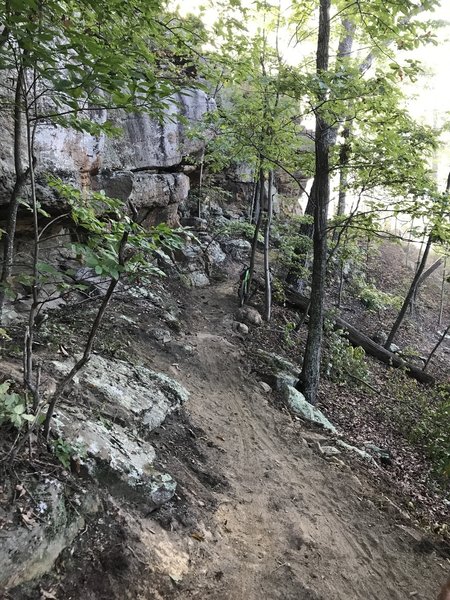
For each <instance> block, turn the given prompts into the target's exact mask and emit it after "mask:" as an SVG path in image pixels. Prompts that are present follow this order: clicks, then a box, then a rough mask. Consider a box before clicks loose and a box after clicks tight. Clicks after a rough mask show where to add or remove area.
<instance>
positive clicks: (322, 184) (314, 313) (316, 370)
mask: <svg viewBox="0 0 450 600" xmlns="http://www.w3.org/2000/svg"><path fill="white" fill-rule="evenodd" d="M330 4H331V1H330V0H320V13H319V35H318V41H317V55H316V70H317V74H318V75H319V77H320V75H321V73H323V72H326V71H327V70H328V61H329V43H330V15H329V13H330ZM325 99H326V98H325V95H324V97H323V98H322V99H321V100H322V101H325ZM329 130H330V128H329V126H328V124H327V123H326V122H325V120H324V119H323V117H322V116H321V114H320V112H319V111H317V113H316V132H315V176H314V183H315V190H314V204H315V206H314V234H313V250H314V257H313V269H312V285H311V309H310V318H309V322H308V338H307V341H306V349H305V355H304V358H303V367H302V372H301V376H300V381H299V383H298V387H299V389H300V391H301V392H302V393H303V394H304V396H305V398H306V400H307V401H308V402H310V403H311V404H315V403H316V399H317V390H318V387H319V380H320V359H321V355H322V339H323V318H324V296H325V275H326V267H327V218H328V204H329V201H330V180H329Z"/></svg>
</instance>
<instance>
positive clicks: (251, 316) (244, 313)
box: [236, 306, 263, 327]
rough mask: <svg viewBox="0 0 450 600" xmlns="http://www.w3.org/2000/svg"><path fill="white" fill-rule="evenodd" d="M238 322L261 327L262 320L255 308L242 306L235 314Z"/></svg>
mask: <svg viewBox="0 0 450 600" xmlns="http://www.w3.org/2000/svg"><path fill="white" fill-rule="evenodd" d="M236 317H237V320H238V321H239V322H244V323H248V324H249V325H256V326H257V327H258V326H259V325H262V322H263V319H262V316H261V315H260V314H259V312H258V311H257V310H256V308H253V307H252V306H243V307H242V308H240V309H239V310H238V311H237V313H236Z"/></svg>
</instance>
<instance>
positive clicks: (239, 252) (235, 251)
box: [221, 238, 252, 262]
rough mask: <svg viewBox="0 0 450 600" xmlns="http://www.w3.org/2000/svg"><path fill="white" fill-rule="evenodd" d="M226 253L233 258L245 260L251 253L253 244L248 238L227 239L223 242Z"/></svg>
mask: <svg viewBox="0 0 450 600" xmlns="http://www.w3.org/2000/svg"><path fill="white" fill-rule="evenodd" d="M221 245H222V248H223V249H224V251H225V253H226V254H228V255H229V256H230V257H231V258H232V259H233V260H237V261H241V262H242V261H245V260H247V259H248V257H249V255H250V251H251V249H252V245H251V243H250V242H248V241H247V240H243V239H240V238H239V239H232V240H225V241H223V242H222V243H221Z"/></svg>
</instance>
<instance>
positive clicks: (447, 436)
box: [413, 385, 450, 478]
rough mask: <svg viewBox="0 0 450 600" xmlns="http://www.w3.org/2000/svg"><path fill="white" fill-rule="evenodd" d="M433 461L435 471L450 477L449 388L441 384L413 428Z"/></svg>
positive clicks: (415, 435)
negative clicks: (430, 403)
mask: <svg viewBox="0 0 450 600" xmlns="http://www.w3.org/2000/svg"><path fill="white" fill-rule="evenodd" d="M413 438H414V439H416V440H418V441H420V442H421V443H422V444H423V445H424V447H425V451H426V453H427V455H428V456H429V457H430V458H431V460H432V461H433V464H434V466H435V469H436V471H437V473H439V474H441V475H444V476H445V477H448V478H450V389H449V386H448V385H443V386H441V387H439V388H438V389H437V390H436V399H435V402H434V405H433V406H429V405H428V406H426V408H425V410H424V413H423V415H422V417H421V419H420V421H419V423H418V424H417V426H416V427H415V429H414V430H413Z"/></svg>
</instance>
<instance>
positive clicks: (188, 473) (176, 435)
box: [10, 281, 450, 600]
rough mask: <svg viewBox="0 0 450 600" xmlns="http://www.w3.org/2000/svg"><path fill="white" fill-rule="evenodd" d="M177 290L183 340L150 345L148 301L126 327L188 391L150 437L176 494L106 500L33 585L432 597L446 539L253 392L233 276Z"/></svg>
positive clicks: (209, 593) (173, 593)
mask: <svg viewBox="0 0 450 600" xmlns="http://www.w3.org/2000/svg"><path fill="white" fill-rule="evenodd" d="M178 293H179V299H180V303H182V304H183V305H184V307H185V315H184V319H185V327H184V329H185V330H186V333H180V334H179V336H178V338H177V342H179V344H178V346H171V345H170V344H168V345H167V346H166V347H165V348H158V349H157V350H155V342H151V341H150V339H149V337H148V335H146V332H148V331H149V330H150V328H151V327H152V326H153V324H152V323H153V322H152V318H153V317H151V316H150V315H147V314H146V312H145V310H143V311H142V313H141V314H140V317H141V319H142V321H141V323H140V326H141V328H140V332H139V334H138V335H134V336H133V339H132V338H131V337H130V339H129V341H130V343H132V344H133V350H132V351H133V354H134V355H135V357H136V358H137V360H141V361H142V362H144V364H146V365H147V366H149V367H151V368H153V369H161V370H162V371H164V372H166V373H168V374H171V375H173V376H174V377H175V378H176V379H177V380H178V381H179V382H180V383H182V384H183V385H184V386H185V387H186V388H187V389H188V390H189V391H190V394H191V396H190V400H189V402H188V403H187V405H186V406H185V407H184V409H183V410H182V411H181V412H180V414H179V415H175V416H173V417H171V418H170V419H169V420H168V421H167V422H166V423H165V424H164V425H163V426H162V427H161V428H160V429H159V430H158V431H155V432H154V433H153V434H152V438H151V441H152V443H153V444H154V445H155V447H156V448H157V452H158V456H159V460H160V463H161V467H162V468H164V469H165V470H167V471H168V472H170V473H171V474H172V475H173V476H174V477H175V479H176V480H177V481H178V482H179V488H178V494H177V497H176V498H175V499H174V501H173V502H171V503H169V504H168V505H166V506H165V507H163V508H162V509H161V510H160V511H158V512H157V513H154V514H151V515H145V514H142V510H141V509H140V508H137V507H134V508H133V507H132V506H125V505H120V504H119V503H117V502H114V501H111V500H109V501H108V502H106V501H105V504H104V507H103V515H102V518H101V520H100V523H99V522H98V521H97V522H95V521H94V520H93V521H92V522H90V523H88V524H87V528H86V531H85V532H83V534H82V535H81V536H80V537H79V538H78V541H77V543H76V545H75V547H74V548H73V549H72V550H71V551H68V552H66V553H64V555H63V556H62V557H61V559H60V561H59V563H58V565H57V568H56V569H55V572H54V573H53V574H51V575H50V576H49V577H48V578H44V580H43V581H42V582H41V586H42V587H41V589H43V590H51V591H52V593H54V594H55V597H56V598H58V599H59V598H64V599H65V600H66V599H72V600H116V599H117V600H118V599H121V600H122V599H126V598H127V599H128V598H129V599H141V600H153V599H154V600H162V599H163V600H185V599H186V600H187V599H189V598H199V599H202V600H203V599H205V600H206V599H208V598H209V599H212V600H262V599H264V600H266V599H267V600H277V599H279V600H282V599H283V600H289V599H292V600H293V599H296V600H371V599H372V600H400V599H402V600H403V599H405V598H416V599H417V600H433V599H434V598H436V596H437V593H438V589H439V585H440V583H442V581H443V580H445V578H446V576H447V575H448V573H449V571H450V561H449V560H448V554H446V552H445V549H444V550H443V551H440V549H439V547H438V546H437V545H435V544H434V543H433V541H432V540H431V539H430V538H428V537H427V536H426V535H425V534H424V533H423V532H421V531H420V530H418V529H415V528H414V527H412V526H411V525H410V524H407V523H405V522H404V521H403V520H402V518H401V516H400V513H399V511H397V509H396V508H395V507H394V506H393V505H392V504H390V502H389V500H386V498H385V497H384V494H383V493H382V492H381V491H380V490H379V489H378V488H377V487H374V486H373V485H372V484H371V483H370V480H369V479H368V478H367V477H366V476H365V475H364V473H363V472H362V470H360V469H359V468H358V466H357V464H356V463H350V466H349V465H348V464H345V463H343V462H341V461H338V462H331V461H327V460H325V459H324V458H323V457H321V456H319V455H318V454H317V453H316V452H315V450H314V448H313V447H312V446H314V442H315V441H317V440H322V439H323V435H322V434H321V433H318V432H314V431H311V430H308V429H306V428H305V427H304V426H303V425H302V424H301V423H300V422H299V421H298V420H296V419H295V418H292V416H290V415H289V414H288V413H287V412H286V411H280V410H279V408H277V406H276V405H275V403H274V402H273V400H274V397H273V395H271V394H269V395H267V394H265V393H263V392H262V390H261V388H260V386H259V383H258V381H257V379H256V378H255V376H254V374H253V373H252V366H251V365H252V360H251V357H249V356H247V350H248V347H249V346H250V347H251V344H248V342H244V340H242V339H241V338H240V337H239V336H237V335H235V334H234V333H232V328H231V315H232V314H233V313H234V311H235V310H236V307H237V306H236V305H237V302H236V295H235V289H234V286H233V285H232V284H231V283H230V282H229V281H226V282H223V283H220V284H218V285H215V286H212V287H211V288H208V289H206V290H193V291H192V292H187V291H186V290H179V292H178ZM120 308H121V310H122V308H123V307H120ZM129 310H130V311H131V313H133V311H134V312H135V311H136V310H137V309H136V308H135V307H133V306H130V307H129ZM131 313H130V314H131ZM111 327H112V328H113V329H114V325H111ZM106 329H107V328H106ZM124 335H125V334H124ZM125 337H127V335H126V336H125ZM127 339H128V337H127ZM183 345H184V346H187V345H189V346H191V348H192V350H190V351H186V352H184V351H183V350H182V346H183ZM268 345H269V342H268ZM267 349H269V350H273V351H277V348H276V347H275V346H274V347H268V348H267ZM306 440H309V441H310V442H312V444H310V445H308V444H307V443H306ZM380 504H383V505H384V506H385V507H386V510H380V508H378V507H379V505H380ZM10 597H11V598H14V600H16V599H17V600H19V599H20V600H24V599H25V598H26V599H28V598H30V599H31V598H33V599H34V598H39V597H40V595H39V592H37V591H36V589H35V590H34V591H33V592H29V593H28V592H24V593H21V592H17V594H15V593H13V594H12V595H11V596H10ZM41 597H45V596H41Z"/></svg>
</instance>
